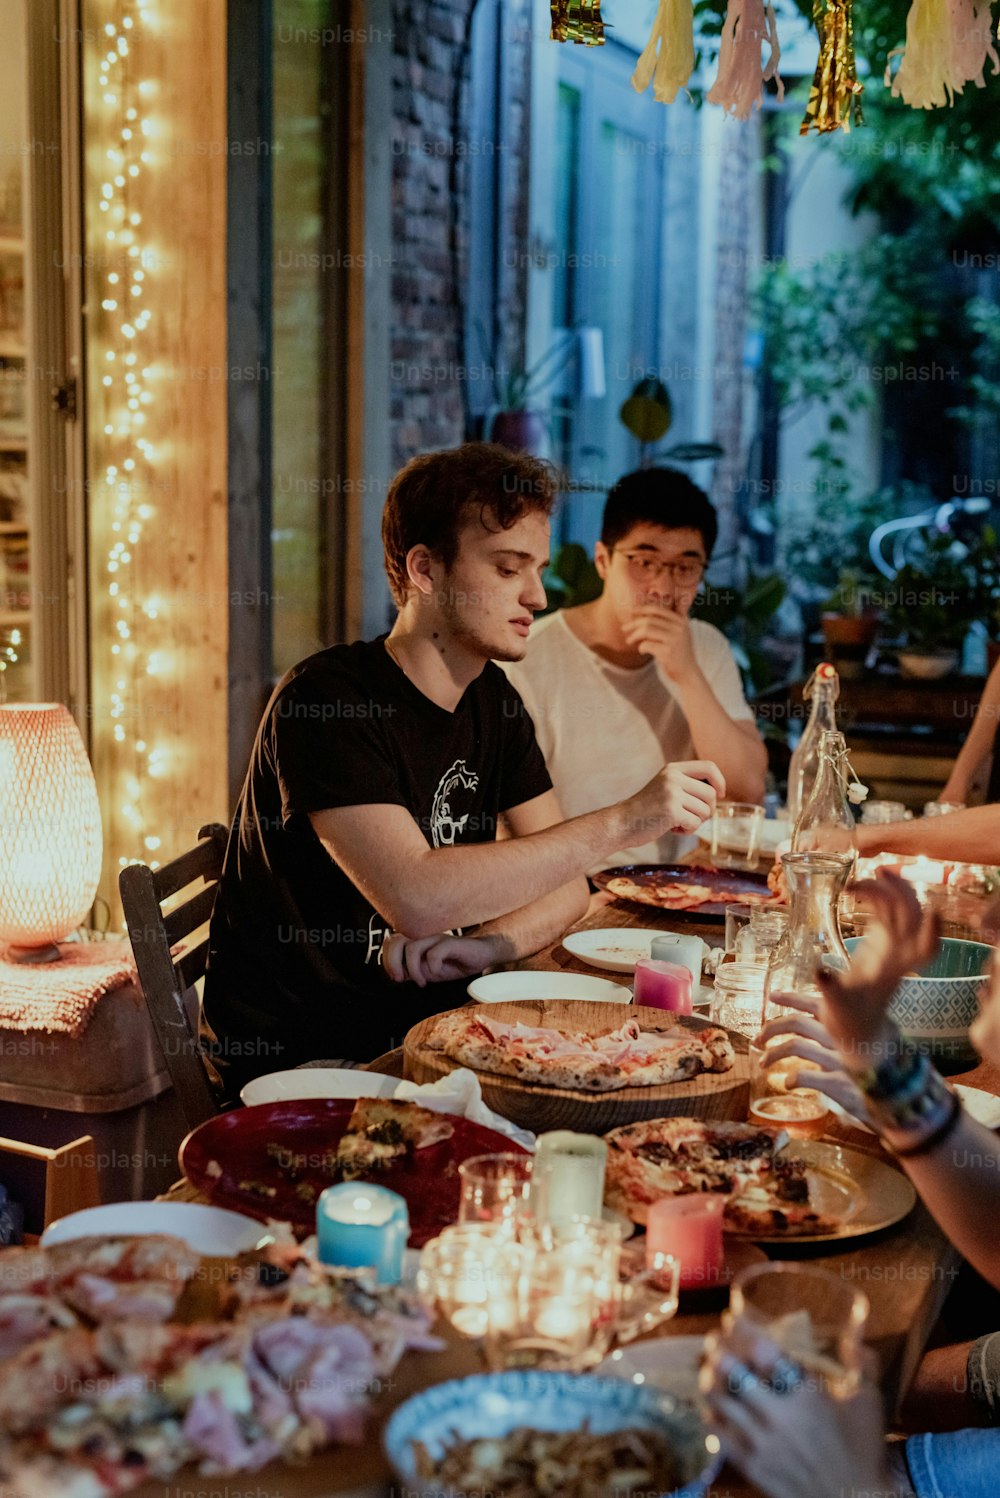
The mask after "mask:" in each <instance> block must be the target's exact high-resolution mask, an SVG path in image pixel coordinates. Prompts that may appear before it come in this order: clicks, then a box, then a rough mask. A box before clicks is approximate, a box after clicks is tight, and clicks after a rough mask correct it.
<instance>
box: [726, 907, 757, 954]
mask: <svg viewBox="0 0 1000 1498" xmlns="http://www.w3.org/2000/svg"><path fill="white" fill-rule="evenodd" d="M750 911H751V907H750V906H749V905H727V906H726V956H727V957H732V956H733V954H734V953H735V951H736V943H737V941H738V939H739V935H740V932H741V931H742V930H743V928H744V927H745V926H749V924H750Z"/></svg>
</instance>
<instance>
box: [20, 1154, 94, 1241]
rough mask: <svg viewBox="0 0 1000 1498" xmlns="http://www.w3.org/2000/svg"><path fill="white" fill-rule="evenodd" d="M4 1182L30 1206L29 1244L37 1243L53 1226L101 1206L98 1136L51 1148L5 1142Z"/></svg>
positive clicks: (27, 1215) (27, 1210) (27, 1208)
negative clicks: (57, 1222)
mask: <svg viewBox="0 0 1000 1498" xmlns="http://www.w3.org/2000/svg"><path fill="white" fill-rule="evenodd" d="M0 1178H2V1179H3V1182H4V1185H5V1186H6V1187H7V1190H8V1193H9V1195H10V1196H11V1198H12V1199H13V1200H15V1201H19V1202H21V1203H22V1204H23V1206H24V1223H25V1242H34V1241H35V1240H36V1239H37V1238H38V1236H39V1235H40V1234H41V1232H42V1231H43V1230H44V1229H45V1228H47V1227H48V1225H49V1223H50V1222H55V1221H56V1219H57V1218H59V1217H67V1216H69V1214H70V1212H80V1211H82V1210H83V1208H84V1207H96V1206H98V1205H99V1203H100V1200H101V1189H100V1181H99V1178H98V1172H97V1156H96V1151H95V1148H94V1140H93V1136H92V1135H90V1134H81V1135H80V1138H79V1139H74V1140H72V1141H71V1143H69V1144H63V1145H59V1146H58V1147H57V1148H55V1149H45V1148H43V1147H42V1146H41V1145H38V1144H24V1143H22V1141H21V1140H20V1139H0Z"/></svg>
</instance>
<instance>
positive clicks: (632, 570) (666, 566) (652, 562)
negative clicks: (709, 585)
mask: <svg viewBox="0 0 1000 1498" xmlns="http://www.w3.org/2000/svg"><path fill="white" fill-rule="evenodd" d="M611 549H612V551H614V547H612V548H611ZM621 555H622V556H623V557H624V558H625V561H626V562H627V563H628V570H629V575H630V576H631V577H633V578H634V579H635V581H636V582H639V583H655V582H658V581H659V579H660V578H661V577H662V576H663V574H664V573H665V572H669V573H670V575H671V576H672V577H673V579H674V581H675V582H677V583H680V585H681V587H693V586H694V585H695V584H697V583H700V582H701V580H702V578H703V577H704V576H705V568H706V567H707V566H708V563H707V562H699V561H696V560H695V559H694V558H693V557H683V558H682V559H681V560H680V561H679V562H664V561H661V560H660V558H658V557H651V556H650V555H649V554H648V553H647V552H643V551H623V552H622V553H621Z"/></svg>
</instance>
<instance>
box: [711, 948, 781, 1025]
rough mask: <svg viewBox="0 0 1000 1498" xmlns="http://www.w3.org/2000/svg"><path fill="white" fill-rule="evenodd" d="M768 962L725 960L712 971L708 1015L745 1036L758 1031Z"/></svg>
mask: <svg viewBox="0 0 1000 1498" xmlns="http://www.w3.org/2000/svg"><path fill="white" fill-rule="evenodd" d="M766 981H767V966H766V964H765V963H763V962H727V963H725V964H724V965H723V966H721V967H720V968H719V971H718V972H717V973H716V975H715V989H714V991H713V993H712V999H711V1003H710V1004H709V1010H708V1014H709V1019H710V1020H711V1022H712V1024H713V1025H721V1026H722V1028H723V1029H724V1030H735V1031H736V1032H737V1034H739V1035H746V1036H747V1038H748V1039H752V1038H753V1036H755V1035H757V1034H759V1032H760V1021H761V1012H762V1010H763V1008H764V985H765V983H766Z"/></svg>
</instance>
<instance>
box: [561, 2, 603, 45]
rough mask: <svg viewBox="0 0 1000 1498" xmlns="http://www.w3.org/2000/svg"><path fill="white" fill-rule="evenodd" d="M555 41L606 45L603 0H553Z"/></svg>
mask: <svg viewBox="0 0 1000 1498" xmlns="http://www.w3.org/2000/svg"><path fill="white" fill-rule="evenodd" d="M551 10H552V30H551V31H550V32H549V37H550V39H551V40H552V41H554V42H579V43H580V44H581V45H582V46H584V47H603V46H604V22H603V21H602V20H601V0H552V6H551Z"/></svg>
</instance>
